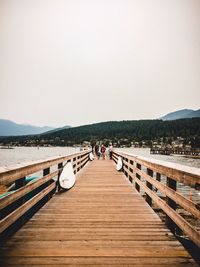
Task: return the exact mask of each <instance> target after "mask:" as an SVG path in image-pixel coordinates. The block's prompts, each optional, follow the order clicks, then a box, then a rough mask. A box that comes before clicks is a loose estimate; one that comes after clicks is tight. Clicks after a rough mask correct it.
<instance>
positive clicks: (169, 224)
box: [165, 177, 177, 234]
mask: <svg viewBox="0 0 200 267" xmlns="http://www.w3.org/2000/svg"><path fill="white" fill-rule="evenodd" d="M166 185H167V186H168V187H169V188H171V189H173V190H174V191H176V186H177V182H176V181H175V180H173V179H171V178H169V177H167V180H166ZM166 203H167V204H168V205H169V206H170V207H171V208H172V209H173V210H176V206H177V205H176V202H175V201H173V200H172V199H171V198H169V197H166ZM165 224H166V226H167V227H168V228H169V229H170V230H171V231H172V233H174V234H175V231H176V227H177V226H176V224H175V223H174V222H173V220H172V219H171V218H170V217H169V216H167V215H166V219H165Z"/></svg>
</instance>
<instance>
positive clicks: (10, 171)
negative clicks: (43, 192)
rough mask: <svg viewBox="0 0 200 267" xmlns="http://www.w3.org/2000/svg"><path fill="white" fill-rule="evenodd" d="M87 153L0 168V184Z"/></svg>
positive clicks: (85, 151) (86, 151) (82, 152)
mask: <svg viewBox="0 0 200 267" xmlns="http://www.w3.org/2000/svg"><path fill="white" fill-rule="evenodd" d="M88 152H89V150H84V151H81V152H76V153H71V154H68V155H66V156H56V157H49V158H47V159H43V160H33V161H28V162H25V163H19V164H16V165H11V166H9V167H0V184H3V182H4V180H5V179H6V178H8V179H9V180H10V178H11V177H12V179H11V180H17V179H20V178H22V177H23V176H26V175H29V174H32V173H34V172H37V171H39V170H41V169H45V168H49V167H50V166H52V165H55V164H59V163H61V162H63V161H66V160H69V159H71V158H72V157H78V156H81V155H85V154H87V153H88Z"/></svg>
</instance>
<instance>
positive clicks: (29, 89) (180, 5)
mask: <svg viewBox="0 0 200 267" xmlns="http://www.w3.org/2000/svg"><path fill="white" fill-rule="evenodd" d="M182 108H192V109H198V108H200V0H98V1H97V0H0V118H4V119H11V120H14V121H16V122H18V123H29V124H35V125H50V126H62V125H66V124H70V125H72V126H75V125H82V124H86V123H94V122H100V121H108V120H132V119H144V118H146V119H151V118H158V117H160V116H161V115H163V114H165V113H168V112H171V111H174V110H177V109H182Z"/></svg>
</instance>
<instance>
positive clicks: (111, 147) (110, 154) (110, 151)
mask: <svg viewBox="0 0 200 267" xmlns="http://www.w3.org/2000/svg"><path fill="white" fill-rule="evenodd" d="M108 153H109V157H110V159H112V154H113V146H112V144H110V146H109V148H108Z"/></svg>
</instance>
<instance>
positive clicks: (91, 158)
mask: <svg viewBox="0 0 200 267" xmlns="http://www.w3.org/2000/svg"><path fill="white" fill-rule="evenodd" d="M89 157H90V160H91V161H92V160H94V154H93V153H92V152H91V153H90V154H89Z"/></svg>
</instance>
